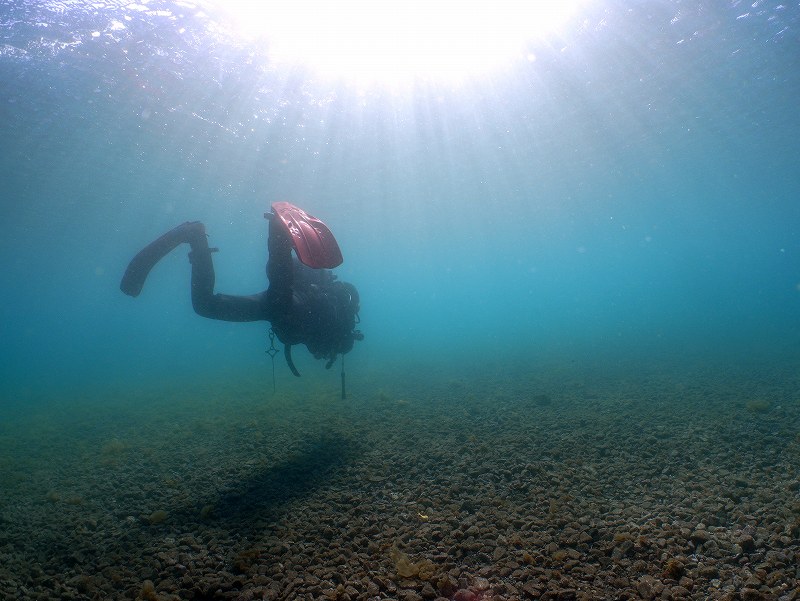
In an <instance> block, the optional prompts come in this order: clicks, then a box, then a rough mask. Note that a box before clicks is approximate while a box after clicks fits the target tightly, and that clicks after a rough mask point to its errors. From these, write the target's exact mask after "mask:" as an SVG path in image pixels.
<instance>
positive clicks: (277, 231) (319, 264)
mask: <svg viewBox="0 0 800 601" xmlns="http://www.w3.org/2000/svg"><path fill="white" fill-rule="evenodd" d="M264 217H265V218H267V219H268V220H269V241H268V249H269V259H268V260H267V278H268V279H269V288H268V289H267V290H265V291H264V292H261V293H259V294H253V295H250V296H233V295H228V294H215V293H214V279H215V276H214V263H213V261H212V258H211V253H212V252H216V251H218V250H219V249H217V248H210V247H209V246H208V239H207V237H206V229H205V226H204V225H203V224H202V223H201V222H199V221H187V222H186V223H183V224H181V225H179V226H178V227H176V228H174V229H172V230H170V231H169V232H167V233H166V234H164V235H163V236H161V237H160V238H158V239H157V240H155V241H153V242H151V243H150V244H148V245H147V246H146V247H145V248H144V249H142V250H141V251H140V252H139V253H138V254H137V255H136V256H135V257H134V258H133V259H132V260H131V262H130V264H129V265H128V268H127V269H126V270H125V275H124V276H123V277H122V282H121V283H120V289H121V290H122V291H123V292H124V293H125V294H127V295H129V296H134V297H135V296H139V293H140V292H141V291H142V287H143V286H144V282H145V280H146V279H147V274H148V273H150V270H151V269H152V268H153V267H154V266H155V264H156V263H158V261H159V260H161V258H162V257H164V256H165V255H167V254H168V253H169V252H170V251H172V250H173V249H175V248H176V247H177V246H178V245H180V244H183V243H187V244H189V246H190V247H191V252H190V253H189V261H190V263H191V265H192V307H194V310H195V312H196V313H197V314H198V315H201V316H202V317H208V318H210V319H221V320H224V321H259V320H264V321H269V322H270V323H271V325H272V329H271V330H270V340H271V341H272V342H273V346H272V347H271V348H270V349H269V350H268V351H267V352H269V353H270V356H271V357H272V358H273V359H274V357H275V353H276V352H277V351H276V350H275V347H274V337H275V336H277V338H278V340H280V341H281V342H282V343H283V344H284V356H285V357H286V363H287V364H288V365H289V369H290V370H291V371H292V373H293V374H294V375H295V376H298V377H299V376H300V372H298V371H297V368H296V367H295V365H294V362H293V361H292V346H293V345H296V344H305V345H306V347H307V348H308V350H309V351H310V352H311V354H312V355H314V357H315V358H316V359H325V360H326V361H327V364H326V366H325V367H326V368H330V367H331V365H333V363H334V361H335V360H336V357H337V356H338V355H340V354H341V355H344V354H345V353H347V352H349V351H350V350H351V349H352V348H353V343H354V342H355V341H356V340H363V338H364V336H363V334H362V333H361V332H360V331H359V330H357V329H356V324H358V323H359V318H358V310H359V298H358V292H357V291H356V288H355V286H353V285H352V284H348V283H346V282H340V281H337V279H336V276H335V275H333V274H332V273H331V272H330V271H328V270H329V269H333V268H334V267H337V266H338V265H340V264H341V263H342V260H343V259H342V253H341V250H339V245H338V244H337V242H336V239H335V238H334V237H333V234H332V233H331V231H330V230H329V229H328V227H327V226H326V225H325V224H324V223H323V222H322V221H320V220H319V219H317V218H316V217H313V216H311V215H309V214H308V213H306V212H305V211H303V210H302V209H300V208H298V207H296V206H294V205H292V204H290V203H288V202H275V203H273V204H272V212H270V213H265V214H264ZM292 249H294V251H295V252H296V253H297V259H299V260H297V259H294V258H293V257H292ZM273 370H274V365H273ZM273 375H274V373H273ZM342 396H343V397H344V367H343V368H342Z"/></svg>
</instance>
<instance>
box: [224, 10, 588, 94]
mask: <svg viewBox="0 0 800 601" xmlns="http://www.w3.org/2000/svg"><path fill="white" fill-rule="evenodd" d="M579 1H580V0H561V1H536V0H462V1H459V2H455V1H453V0H439V1H437V0H427V1H425V0H405V1H403V0H382V1H381V0H377V1H375V0H373V1H368V0H341V1H339V2H326V1H324V0H285V1H274V2H254V1H249V0H218V2H219V4H218V6H219V8H220V9H222V10H224V11H225V12H226V13H228V15H229V16H230V17H231V19H232V20H233V21H234V23H235V24H236V28H237V29H238V30H239V31H240V33H241V34H242V35H245V36H247V37H249V38H253V39H257V40H259V41H260V42H262V43H264V44H265V45H266V47H267V51H268V56H269V60H270V61H271V62H273V63H285V64H302V65H305V66H307V67H310V68H312V69H314V70H315V71H317V72H318V73H319V74H320V75H323V76H328V77H333V78H345V79H350V80H354V81H359V82H382V83H388V84H394V83H399V82H403V81H408V80H414V79H426V80H451V81H453V80H455V81H457V80H460V79H464V78H468V77H473V76H477V75H480V74H483V73H486V72H489V71H491V70H493V69H496V68H500V67H502V66H503V65H507V64H509V63H511V62H512V61H514V60H519V59H521V58H523V59H524V58H525V57H526V54H527V53H526V51H525V47H526V43H527V42H529V41H530V40H534V39H536V38H541V37H544V36H547V35H555V34H557V32H558V29H559V28H560V27H561V26H563V25H564V24H565V23H566V21H567V20H568V19H569V18H570V17H571V16H572V15H573V14H574V13H575V12H576V10H577V8H578V4H579Z"/></svg>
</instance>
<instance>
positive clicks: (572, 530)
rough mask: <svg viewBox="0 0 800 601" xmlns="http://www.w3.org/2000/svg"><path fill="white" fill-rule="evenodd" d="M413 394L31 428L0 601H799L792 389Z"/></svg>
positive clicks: (676, 383) (25, 427)
mask: <svg viewBox="0 0 800 601" xmlns="http://www.w3.org/2000/svg"><path fill="white" fill-rule="evenodd" d="M398 372H401V373H396V374H394V375H392V374H388V375H387V374H382V375H369V374H367V375H365V374H357V373H355V374H351V378H350V379H351V382H352V390H351V394H350V397H349V398H348V399H347V400H344V401H343V400H341V399H340V398H338V394H337V393H338V391H337V390H336V386H335V385H333V386H332V385H331V380H328V381H327V383H319V384H313V383H312V384H307V385H305V386H306V387H305V388H304V389H303V390H302V391H301V390H298V389H297V388H292V384H290V383H287V384H286V385H285V386H282V388H283V389H284V390H283V391H281V390H279V392H278V394H276V395H273V394H271V392H270V393H269V394H267V393H264V392H262V391H261V387H263V385H264V383H263V382H262V383H259V384H258V385H256V384H253V383H246V382H241V381H239V382H236V383H235V384H232V383H230V382H228V383H217V384H213V383H212V384H207V385H204V386H196V387H194V388H191V387H189V388H187V387H185V386H182V387H178V386H175V387H170V386H166V385H165V386H163V387H156V388H155V389H150V390H149V391H148V392H143V391H130V390H126V391H117V392H116V393H107V394H106V396H105V397H104V398H102V399H98V398H82V397H81V395H79V394H77V393H69V394H66V393H65V395H64V396H63V397H62V398H59V399H49V400H47V401H45V402H44V404H42V403H39V404H35V403H34V404H25V407H24V411H22V410H19V411H16V410H10V411H9V412H8V416H7V418H4V419H3V422H2V424H1V425H0V484H1V485H2V488H0V595H2V598H3V599H143V600H156V599H159V600H171V599H182V600H212V599H220V600H221V599H238V600H249V599H271V600H272V599H315V600H316V599H324V600H347V599H351V600H355V599H361V600H368V599H400V600H405V601H418V600H420V599H431V600H433V599H439V600H440V601H441V600H443V599H447V600H455V601H469V600H522V599H730V600H735V599H736V600H738V599H741V600H755V599H780V600H782V601H789V600H795V599H800V593H798V586H800V584H799V583H800V572H799V571H800V568H799V567H798V566H800V468H798V466H800V428H799V427H798V424H800V376H798V374H797V373H796V371H795V370H793V369H790V368H787V369H786V370H785V371H784V372H781V370H779V369H770V370H769V371H768V373H767V372H765V371H763V370H761V371H759V370H754V371H752V372H747V371H746V370H730V371H719V370H709V369H702V370H701V369H694V370H691V369H690V370H671V371H670V372H669V373H664V372H663V371H660V370H658V369H649V370H630V369H622V368H620V369H619V370H617V371H616V372H614V370H579V369H577V368H564V369H549V370H547V371H543V370H540V371H539V372H532V371H527V370H526V369H525V368H524V367H520V368H518V369H516V370H511V369H509V368H502V367H497V368H494V369H485V368H484V369H482V372H481V373H480V375H474V374H470V373H469V370H465V371H464V372H462V373H456V374H452V373H445V372H441V373H437V372H435V370H429V371H428V372H425V371H424V370H413V374H412V370H398ZM475 373H476V374H477V373H478V372H475Z"/></svg>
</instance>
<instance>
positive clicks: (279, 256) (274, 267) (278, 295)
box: [267, 218, 294, 316]
mask: <svg viewBox="0 0 800 601" xmlns="http://www.w3.org/2000/svg"><path fill="white" fill-rule="evenodd" d="M267 248H268V249H269V259H267V278H269V290H267V302H268V303H269V306H270V309H271V311H270V312H271V313H273V315H275V316H278V315H280V314H286V313H288V312H289V311H290V310H291V306H292V279H293V273H294V271H293V270H294V266H293V265H292V242H291V240H290V239H289V236H288V234H287V233H286V231H285V230H284V229H283V228H282V227H280V225H279V224H278V223H277V218H273V219H272V220H271V221H270V222H269V242H268V243H267Z"/></svg>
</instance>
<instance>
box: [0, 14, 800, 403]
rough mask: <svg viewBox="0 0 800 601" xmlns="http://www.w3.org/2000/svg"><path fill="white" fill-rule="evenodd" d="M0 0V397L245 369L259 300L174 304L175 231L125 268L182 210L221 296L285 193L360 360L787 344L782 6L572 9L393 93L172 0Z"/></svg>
mask: <svg viewBox="0 0 800 601" xmlns="http://www.w3.org/2000/svg"><path fill="white" fill-rule="evenodd" d="M0 10H1V11H2V12H0V17H1V18H2V21H0V25H1V26H2V36H3V39H2V47H0V70H2V71H1V73H2V79H1V80H0V85H1V86H2V88H0V94H1V95H2V98H0V99H1V100H2V102H1V103H0V107H1V108H0V110H2V120H1V121H0V127H1V128H2V140H3V152H2V158H0V165H2V184H1V185H2V197H3V203H2V211H3V215H2V219H3V230H4V235H3V236H2V245H3V248H2V261H3V273H4V278H3V288H4V289H3V294H2V297H3V299H4V301H3V302H4V308H5V314H6V318H5V319H4V324H3V336H2V337H3V341H4V343H3V345H2V353H3V356H2V361H0V364H1V365H2V368H1V369H2V387H3V393H4V397H5V398H6V399H7V400H8V401H9V402H10V401H11V399H13V398H19V397H18V396H16V395H18V394H20V393H21V392H23V391H33V390H46V389H53V388H56V389H61V388H62V387H63V386H65V385H67V384H68V385H70V386H77V387H81V386H86V385H89V386H91V385H95V384H97V383H99V382H111V381H119V382H126V381H130V380H131V379H133V380H134V381H137V382H142V381H147V380H148V379H150V378H151V377H153V378H159V377H162V376H165V375H169V374H177V373H181V374H184V375H187V376H189V377H194V376H195V375H196V376H200V375H207V374H208V373H209V372H210V371H211V372H213V371H215V370H217V369H226V368H227V367H230V366H231V365H247V368H248V369H249V370H262V369H265V355H264V353H263V350H264V348H265V345H266V344H267V337H266V332H267V329H266V327H265V324H264V323H263V322H262V323H260V324H225V323H219V322H217V323H214V322H209V321H205V320H203V319H201V318H199V317H197V316H195V315H194V314H193V313H192V310H191V305H190V303H189V294H188V276H189V266H188V261H187V260H186V257H185V255H186V253H185V252H183V251H182V250H178V251H176V252H175V253H173V255H170V256H169V257H168V258H167V259H165V260H164V261H163V263H162V264H159V265H158V267H157V268H156V269H155V270H154V272H153V274H152V276H151V279H150V281H148V282H147V286H146V288H145V291H144V293H143V296H142V297H140V298H138V299H136V300H132V299H130V298H127V297H125V296H124V295H122V294H121V293H120V292H119V290H118V282H119V279H120V277H121V274H122V272H123V271H124V268H125V266H126V264H127V261H128V260H129V259H130V258H131V257H132V256H133V254H135V252H136V251H138V250H139V249H140V248H141V247H143V246H144V245H145V244H146V243H148V242H150V241H151V240H153V239H154V238H156V237H157V236H158V235H160V234H161V233H163V232H164V231H166V230H168V229H169V228H171V227H173V226H175V225H177V224H178V223H181V222H183V221H187V220H200V221H203V222H204V223H205V225H206V228H207V231H208V232H209V235H210V241H211V245H212V246H216V247H219V248H220V252H219V253H218V254H216V255H215V257H214V259H215V264H216V270H217V288H216V289H217V291H219V292H225V293H231V294H250V293H254V292H258V291H261V290H263V289H264V288H266V278H265V274H264V264H265V261H266V229H267V228H266V222H265V221H264V219H263V217H262V215H263V213H264V212H265V211H266V210H268V208H269V205H270V203H271V202H274V201H276V200H289V201H291V202H293V203H295V204H297V205H299V206H301V207H303V208H305V209H306V210H308V211H309V212H310V213H312V214H314V215H316V216H318V217H320V218H321V219H323V220H324V221H325V222H326V223H327V224H328V225H329V226H330V227H331V229H332V230H333V232H334V233H335V235H336V237H337V238H338V240H339V243H340V246H341V247H342V249H343V253H344V256H345V262H344V265H343V266H342V267H341V268H340V269H339V270H338V273H339V277H340V278H341V279H344V280H346V281H351V282H353V283H354V284H356V286H357V287H358V289H359V291H360V293H361V299H362V303H361V304H362V312H361V318H362V330H363V331H364V333H365V335H366V339H365V341H364V342H363V343H359V344H357V345H356V349H355V350H354V351H353V353H352V354H351V355H350V356H349V357H348V359H349V363H350V365H351V366H352V370H353V378H354V382H355V381H356V379H357V375H356V374H357V371H358V369H359V365H364V366H365V367H366V366H368V365H373V364H375V363H378V364H381V363H385V364H386V365H391V364H392V363H393V362H398V361H399V362H401V363H402V362H404V361H406V360H408V359H409V358H413V359H414V360H415V361H420V362H422V363H437V362H441V361H449V360H450V359H452V358H454V357H459V358H463V359H467V360H472V359H476V360H480V358H481V357H484V356H491V357H493V358H495V359H498V358H499V359H500V360H501V361H506V360H508V361H515V360H517V359H518V358H519V357H520V356H525V357H528V358H529V359H530V360H531V361H532V362H535V361H538V360H541V359H545V358H547V357H553V356H558V357H560V358H563V359H569V358H572V359H574V360H580V361H589V362H591V361H604V360H609V358H610V357H619V358H636V359H642V360H646V359H648V358H651V357H652V358H657V359H658V360H666V361H670V360H673V359H679V360H686V359H692V360H697V361H704V360H712V361H714V360H718V359H723V360H725V361H728V360H731V361H738V360H745V361H749V360H753V359H756V360H758V359H763V360H766V361H772V360H779V361H788V360H792V361H794V360H796V359H797V352H798V351H797V349H798V344H797V343H798V340H799V339H800V320H799V319H798V318H800V267H798V260H797V257H798V252H800V240H799V239H798V227H799V226H798V224H800V203H798V201H797V199H798V191H799V190H800V169H798V168H797V165H798V164H800V162H799V161H798V159H799V158H800V144H798V122H799V121H800V116H798V112H797V110H796V99H797V97H798V93H800V85H798V82H799V81H800V69H799V68H798V60H799V59H800V52H798V45H797V44H798V34H797V31H796V28H797V18H798V7H797V5H796V4H794V3H789V4H786V5H781V4H779V3H777V2H775V3H770V2H758V3H756V5H754V7H750V6H746V5H742V4H740V3H738V2H723V3H716V4H714V5H713V6H709V5H707V3H702V4H700V3H698V4H697V5H691V4H690V5H686V4H683V3H681V4H675V5H673V4H671V3H668V2H640V3H635V4H634V5H631V6H628V5H627V4H626V3H619V4H615V3H597V4H589V5H588V6H587V7H586V8H584V9H583V11H584V12H583V13H582V14H580V15H578V16H576V17H575V19H574V20H573V22H572V23H571V29H569V30H567V31H566V32H565V33H563V37H561V38H558V39H554V40H549V41H548V42H547V43H544V42H542V43H540V44H539V45H538V46H536V47H535V48H533V49H532V52H535V56H536V60H535V61H520V62H519V64H515V65H513V67H509V68H508V69H506V70H503V71H501V72H498V73H493V74H491V75H490V76H487V77H485V78H477V79H476V80H474V81H467V82H464V83H461V84H459V85H451V84H442V85H437V84H436V82H418V83H416V85H413V86H409V87H407V88H404V89H401V90H399V91H398V90H394V91H392V90H387V89H384V88H375V89H370V88H367V89H361V88H357V87H354V86H348V85H347V83H346V82H343V83H342V82H339V83H337V82H328V81H323V80H320V81H315V79H314V77H313V74H311V73H305V72H303V70H302V68H295V69H291V70H290V69H287V68H281V67H273V66H271V65H270V63H269V61H268V57H266V56H265V52H264V51H262V50H260V49H259V48H253V47H248V46H246V45H244V44H242V43H240V41H239V40H238V39H236V38H235V36H233V35H230V36H226V34H225V30H224V29H223V28H222V27H221V26H220V25H219V24H218V23H215V22H214V21H213V13H212V14H211V15H210V16H209V14H208V13H207V12H205V13H204V12H202V11H201V10H200V9H199V8H196V7H193V6H192V5H191V3H188V4H187V3H174V4H173V3H169V2H150V3H143V4H138V5H137V4H128V3H101V4H99V5H95V4H89V3H86V4H84V3H81V2H52V3H47V2H45V3H41V2H3V3H2V7H1V8H0ZM297 354H298V355H301V353H300V352H298V353H297ZM299 360H302V358H301V359H299ZM317 367H318V366H317V365H314V366H313V367H311V366H309V367H308V368H307V369H306V371H311V370H315V369H316V368H317ZM280 368H281V369H280V370H279V372H280V373H279V375H284V373H288V372H286V370H284V369H283V366H280ZM266 371H267V372H268V371H269V370H268V369H267V370H266ZM268 379H269V378H268ZM286 385H287V386H289V385H291V383H290V382H287V384H286Z"/></svg>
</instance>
